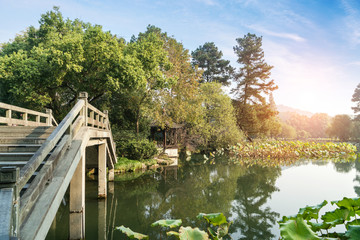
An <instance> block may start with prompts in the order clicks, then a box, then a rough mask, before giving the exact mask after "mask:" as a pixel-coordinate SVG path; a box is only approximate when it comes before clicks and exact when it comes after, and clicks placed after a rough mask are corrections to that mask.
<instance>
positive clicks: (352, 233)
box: [345, 225, 360, 240]
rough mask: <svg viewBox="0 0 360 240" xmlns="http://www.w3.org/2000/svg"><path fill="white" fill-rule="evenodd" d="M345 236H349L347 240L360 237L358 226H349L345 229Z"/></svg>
mask: <svg viewBox="0 0 360 240" xmlns="http://www.w3.org/2000/svg"><path fill="white" fill-rule="evenodd" d="M345 236H346V237H348V238H349V240H357V239H360V226H351V225H350V226H349V229H348V230H347V231H346V233H345Z"/></svg>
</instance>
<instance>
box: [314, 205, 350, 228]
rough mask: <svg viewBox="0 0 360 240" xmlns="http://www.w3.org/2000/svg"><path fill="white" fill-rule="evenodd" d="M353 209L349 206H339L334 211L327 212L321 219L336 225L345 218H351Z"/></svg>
mask: <svg viewBox="0 0 360 240" xmlns="http://www.w3.org/2000/svg"><path fill="white" fill-rule="evenodd" d="M350 216H351V211H350V210H349V209H347V208H337V209H335V210H334V211H331V212H326V213H325V214H324V215H323V216H321V219H322V220H323V221H324V222H327V223H331V222H332V223H333V224H335V225H338V224H342V223H344V221H345V220H350ZM335 225H334V226H335Z"/></svg>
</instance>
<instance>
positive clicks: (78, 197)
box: [69, 152, 85, 239]
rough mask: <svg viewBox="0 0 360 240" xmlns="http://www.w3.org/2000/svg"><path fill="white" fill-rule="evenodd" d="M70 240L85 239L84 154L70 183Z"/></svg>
mask: <svg viewBox="0 0 360 240" xmlns="http://www.w3.org/2000/svg"><path fill="white" fill-rule="evenodd" d="M69 207H70V221H69V228H70V229H69V230H70V236H69V237H70V239H85V152H84V153H83V154H82V156H81V158H80V162H79V164H78V166H77V168H76V170H75V173H74V176H73V177H72V179H71V182H70V205H69Z"/></svg>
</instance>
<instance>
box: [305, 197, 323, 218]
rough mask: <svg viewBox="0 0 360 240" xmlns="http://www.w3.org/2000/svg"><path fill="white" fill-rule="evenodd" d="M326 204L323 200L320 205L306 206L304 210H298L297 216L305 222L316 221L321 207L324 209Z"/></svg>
mask: <svg viewBox="0 0 360 240" xmlns="http://www.w3.org/2000/svg"><path fill="white" fill-rule="evenodd" d="M327 203H328V202H327V201H326V200H324V201H323V202H322V203H320V204H318V205H315V206H306V207H304V208H300V210H299V214H300V215H301V216H302V217H303V219H305V220H310V219H318V218H319V211H320V209H321V208H322V207H324V206H325V205H326V204H327Z"/></svg>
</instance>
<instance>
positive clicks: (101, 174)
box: [98, 142, 107, 198]
mask: <svg viewBox="0 0 360 240" xmlns="http://www.w3.org/2000/svg"><path fill="white" fill-rule="evenodd" d="M106 177H107V176H106V142H105V143H103V144H100V145H98V198H106V193H107V180H106Z"/></svg>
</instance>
